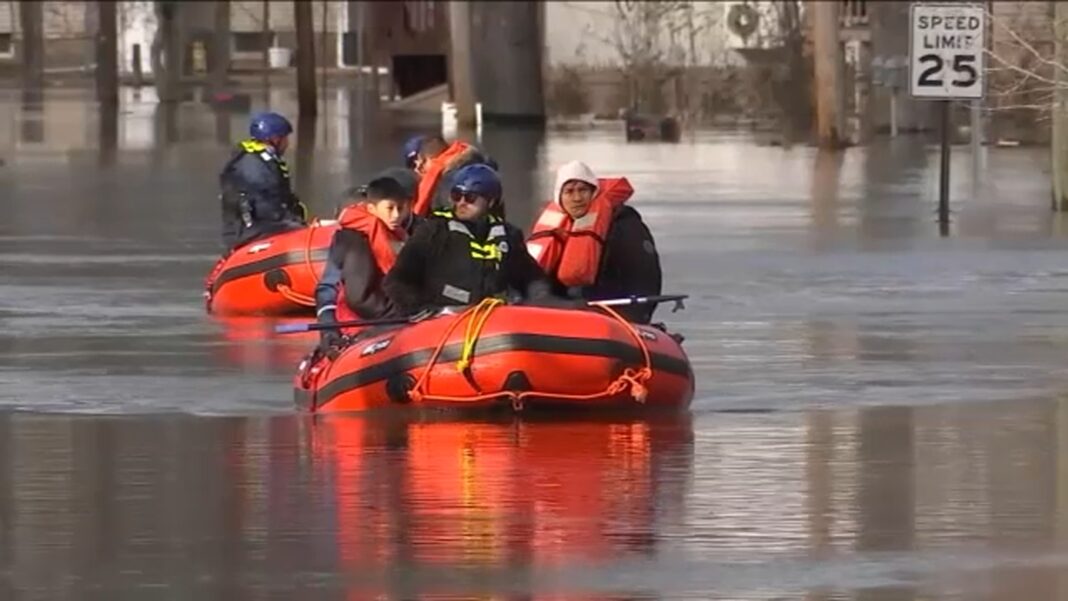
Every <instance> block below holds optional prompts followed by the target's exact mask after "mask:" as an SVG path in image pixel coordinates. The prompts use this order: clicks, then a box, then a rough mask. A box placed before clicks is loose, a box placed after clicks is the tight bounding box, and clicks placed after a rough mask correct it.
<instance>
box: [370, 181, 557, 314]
mask: <svg viewBox="0 0 1068 601" xmlns="http://www.w3.org/2000/svg"><path fill="white" fill-rule="evenodd" d="M501 195H502V189H501V181H500V179H499V178H498V177H497V173H496V172H495V171H494V170H493V169H491V168H490V167H488V166H486V165H482V164H475V165H468V166H467V167H464V168H462V169H460V170H459V171H458V172H456V175H455V177H454V178H453V180H452V187H451V189H450V197H451V199H452V208H451V209H449V210H443V211H435V212H434V214H433V215H432V216H431V217H430V218H429V219H427V220H426V222H425V223H423V224H422V225H420V226H419V227H418V228H416V230H415V232H414V233H413V234H412V237H411V238H409V240H408V242H407V243H405V245H404V248H403V249H401V252H400V254H399V255H398V256H397V262H396V264H395V265H394V267H393V269H392V270H391V271H390V272H389V273H388V274H386V279H385V281H384V282H383V288H384V289H385V291H386V294H387V295H389V297H390V299H392V300H393V302H394V303H396V305H397V306H398V308H399V309H400V310H401V311H402V312H403V314H405V315H413V314H416V313H420V312H422V311H426V310H434V309H436V308H440V307H443V306H449V305H471V304H476V303H478V302H480V301H482V300H483V299H485V298H488V297H494V296H496V297H505V296H507V295H508V294H509V293H512V294H518V295H520V296H521V297H523V298H525V299H527V300H528V301H533V302H534V303H535V304H544V305H545V306H561V305H560V304H558V302H557V300H555V299H553V297H552V294H551V284H550V282H549V280H548V279H547V278H546V277H545V274H544V273H542V271H541V269H540V268H539V267H538V265H537V263H535V262H534V260H533V259H531V257H530V255H528V254H527V253H526V252H525V251H524V247H523V232H522V231H521V230H519V228H516V227H515V226H513V225H511V224H509V223H507V222H505V221H504V219H502V218H501V217H500V212H501V208H502V206H501V205H502V200H501ZM559 301H560V302H563V299H559ZM573 305H574V303H564V305H563V306H573Z"/></svg>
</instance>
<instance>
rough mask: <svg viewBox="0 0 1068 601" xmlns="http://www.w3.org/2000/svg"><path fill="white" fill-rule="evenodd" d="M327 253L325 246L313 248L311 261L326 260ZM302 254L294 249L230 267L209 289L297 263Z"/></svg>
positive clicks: (215, 290)
mask: <svg viewBox="0 0 1068 601" xmlns="http://www.w3.org/2000/svg"><path fill="white" fill-rule="evenodd" d="M328 254H329V250H328V249H325V248H324V249H317V250H313V251H312V252H311V260H312V263H321V262H323V261H326V257H327V255H328ZM304 255H305V253H304V251H303V250H296V251H290V252H287V253H282V254H278V255H274V256H273V257H267V258H266V259H262V260H259V261H256V262H255V263H247V264H245V265H239V266H237V267H231V268H230V269H227V270H226V271H224V272H222V273H220V274H219V277H217V278H215V281H214V282H212V283H211V291H212V293H215V292H218V291H219V288H221V287H222V285H223V284H225V283H227V282H232V281H233V280H237V279H240V278H243V277H246V276H250V275H258V274H261V273H267V272H268V271H270V270H272V269H278V268H281V267H286V266H288V265H298V264H300V263H303V262H304Z"/></svg>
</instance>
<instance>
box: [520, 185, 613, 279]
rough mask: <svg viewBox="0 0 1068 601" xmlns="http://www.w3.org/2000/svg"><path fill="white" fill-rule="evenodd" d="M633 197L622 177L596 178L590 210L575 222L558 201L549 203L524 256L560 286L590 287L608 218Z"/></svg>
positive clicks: (596, 268)
mask: <svg viewBox="0 0 1068 601" xmlns="http://www.w3.org/2000/svg"><path fill="white" fill-rule="evenodd" d="M633 194H634V188H632V187H631V185H630V182H629V181H627V178H625V177H615V178H598V179H597V194H596V196H594V197H593V202H591V203H590V210H589V212H588V213H586V214H585V215H584V216H582V217H580V218H579V219H572V218H571V217H570V216H569V215H568V214H567V212H566V211H564V208H563V207H562V206H560V202H559V199H556V200H555V201H553V202H550V203H549V205H548V206H547V207H545V210H544V211H542V213H541V216H540V217H538V221H537V223H535V224H534V228H533V230H532V231H531V233H530V238H528V239H527V252H529V253H530V256H532V257H534V260H535V261H537V262H538V265H540V266H541V268H542V269H543V270H544V271H545V273H547V274H549V275H551V276H553V277H555V278H556V279H557V280H558V281H559V282H560V283H561V284H563V285H565V286H592V285H593V284H594V282H596V281H597V272H598V271H599V270H600V268H601V256H602V255H603V254H604V245H605V240H606V239H607V237H608V230H609V228H610V227H611V226H612V217H613V216H614V215H615V212H616V209H618V208H619V207H620V206H622V205H623V203H625V202H627V201H628V200H629V199H630V197H631V195H633Z"/></svg>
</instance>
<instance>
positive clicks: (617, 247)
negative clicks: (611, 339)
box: [527, 161, 662, 323]
mask: <svg viewBox="0 0 1068 601" xmlns="http://www.w3.org/2000/svg"><path fill="white" fill-rule="evenodd" d="M633 193H634V189H633V188H631V186H630V182H628V181H627V179H626V178H598V177H597V176H596V175H594V173H593V170H592V169H590V168H589V167H588V166H587V165H586V164H585V163H582V162H579V161H572V162H570V163H567V164H566V165H564V166H562V167H560V169H559V170H558V171H557V173H556V187H555V196H554V197H553V201H552V202H550V203H549V205H548V206H547V207H546V208H545V210H544V211H543V212H542V214H541V216H540V217H539V218H538V221H537V223H535V224H534V228H533V231H532V232H531V235H530V237H529V238H528V239H527V250H528V252H530V255H531V256H532V257H534V260H535V261H537V262H538V265H540V266H541V268H542V269H543V270H544V271H545V273H547V274H549V275H550V276H552V277H553V279H554V280H555V282H556V286H557V290H556V292H557V293H558V294H566V295H567V296H569V297H571V298H576V297H578V298H585V299H586V300H602V299H608V298H619V297H626V296H630V295H643V296H644V295H652V294H660V289H661V283H662V282H661V279H662V275H661V271H660V257H659V255H658V254H657V252H656V243H655V242H654V241H653V235H652V234H651V233H650V232H649V228H647V227H646V226H645V223H643V222H642V218H641V215H639V214H638V211H636V210H635V209H634V208H633V207H631V206H628V205H627V204H625V203H626V202H627V200H629V199H630V197H631V195H632V194H633ZM655 309H656V306H655V305H633V306H629V307H623V308H621V309H619V311H620V313H621V314H623V315H624V316H625V317H627V319H629V320H631V321H633V322H635V323H649V322H650V321H651V320H652V317H653V311H654V310H655Z"/></svg>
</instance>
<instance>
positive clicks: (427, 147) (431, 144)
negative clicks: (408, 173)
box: [404, 134, 495, 216]
mask: <svg viewBox="0 0 1068 601" xmlns="http://www.w3.org/2000/svg"><path fill="white" fill-rule="evenodd" d="M404 160H405V163H406V165H407V166H408V167H409V168H411V169H414V170H415V172H416V173H417V174H418V175H419V189H418V192H417V194H416V198H415V206H414V208H413V209H412V212H413V213H414V214H416V215H421V216H427V215H429V214H430V213H431V212H433V211H435V210H438V209H447V208H449V206H450V201H449V196H448V195H449V182H450V181H451V177H452V175H453V174H455V173H456V172H457V171H459V170H460V169H462V168H464V167H466V166H468V165H474V164H478V163H481V164H488V163H492V160H491V159H487V158H486V156H485V155H484V154H483V153H482V152H480V151H479V150H478V149H477V148H475V147H474V146H471V145H470V144H468V143H466V142H462V141H459V140H456V141H454V142H452V143H451V144H450V143H447V142H446V141H445V138H443V137H441V135H439V134H431V135H425V136H415V137H413V138H410V139H409V140H408V141H407V142H406V143H405V144H404ZM494 164H495V163H494ZM491 167H493V165H491ZM494 169H495V167H494Z"/></svg>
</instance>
